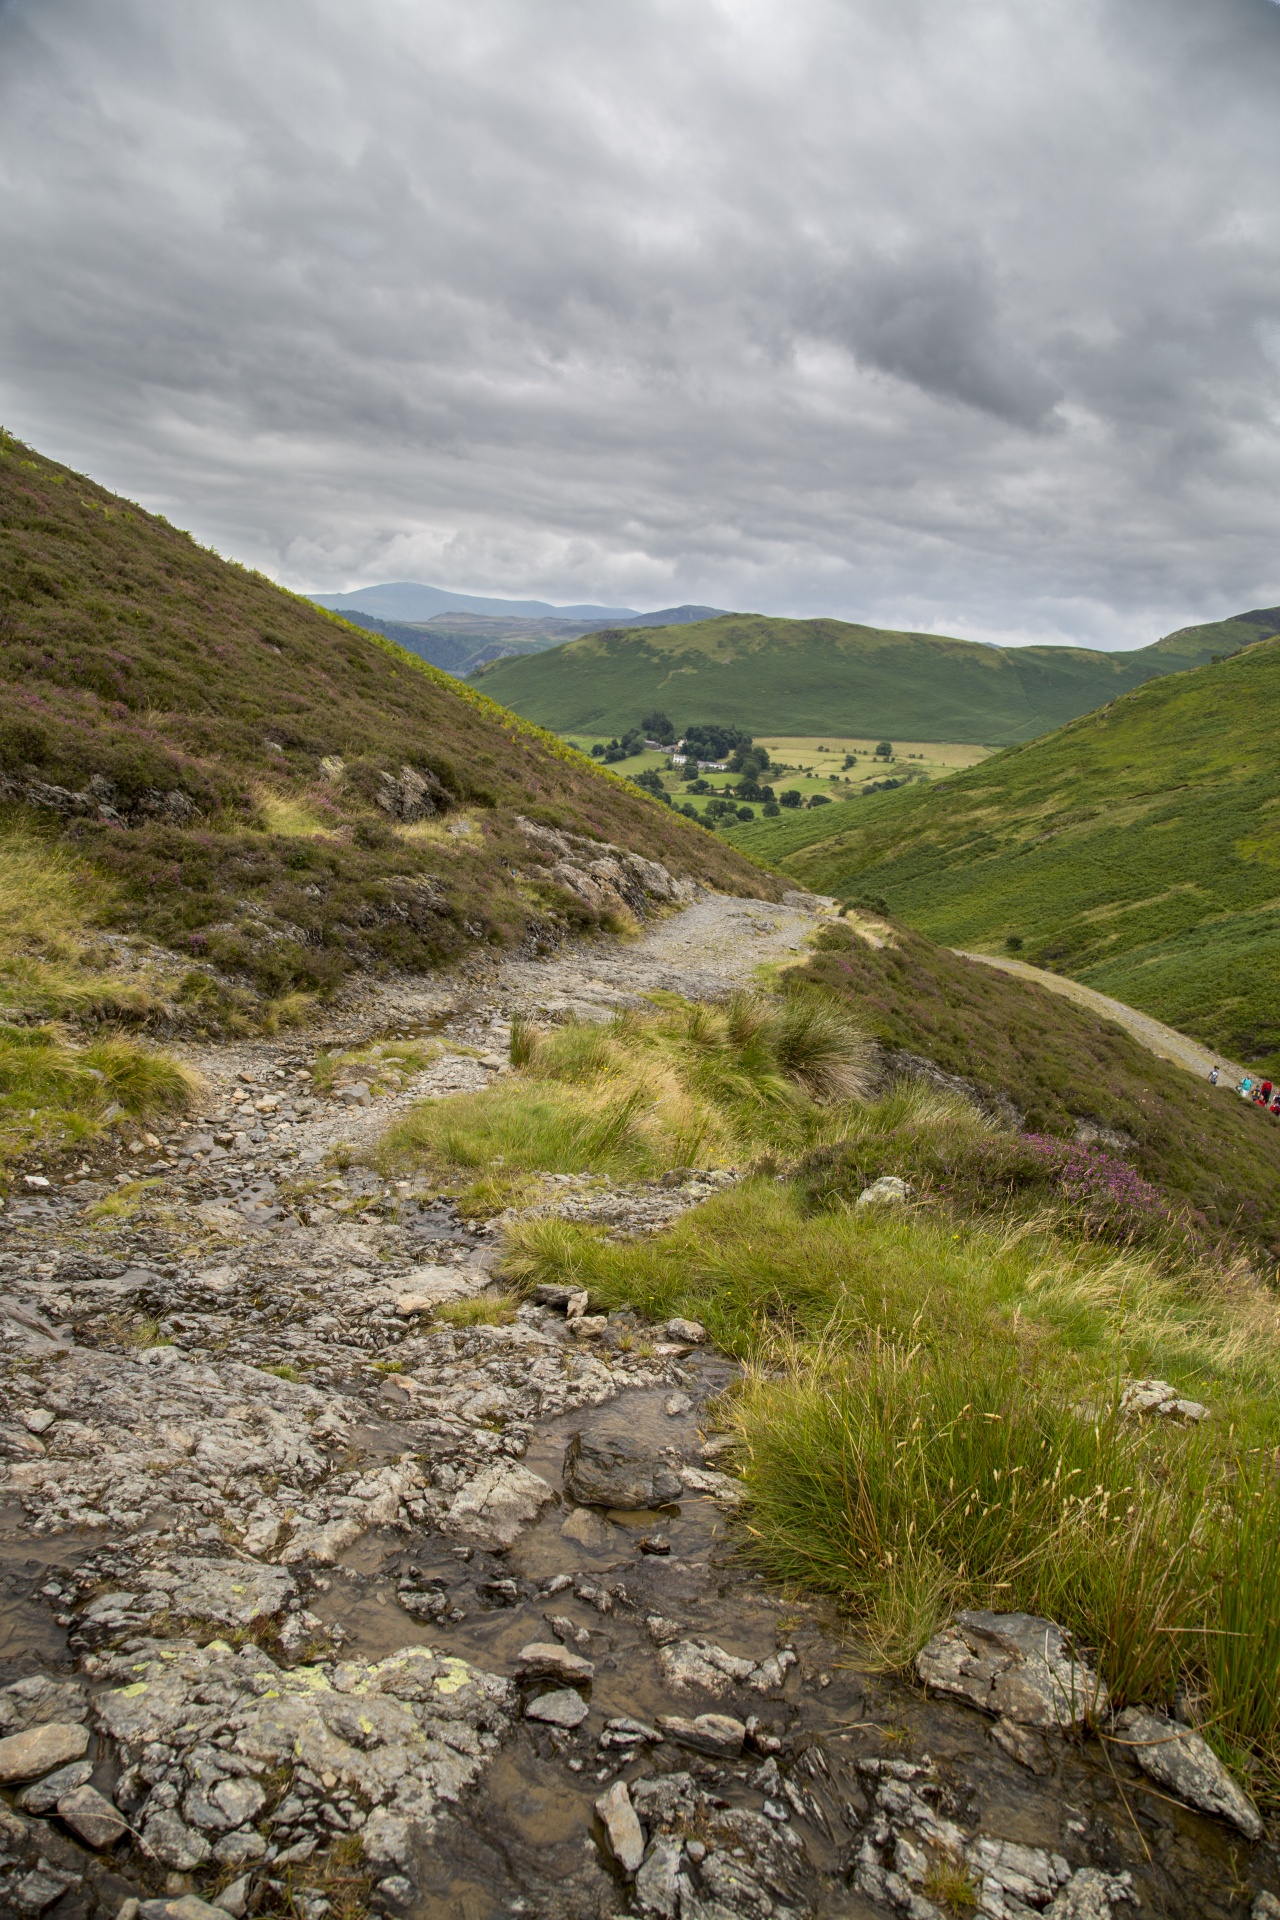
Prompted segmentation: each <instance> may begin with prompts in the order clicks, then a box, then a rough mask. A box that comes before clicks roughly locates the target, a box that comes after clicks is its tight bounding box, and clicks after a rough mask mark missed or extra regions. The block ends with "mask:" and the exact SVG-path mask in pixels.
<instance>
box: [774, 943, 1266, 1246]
mask: <svg viewBox="0 0 1280 1920" xmlns="http://www.w3.org/2000/svg"><path fill="white" fill-rule="evenodd" d="M855 917H856V916H855ZM862 923H863V924H865V926H866V928H867V930H868V931H870V932H872V933H873V934H875V937H876V938H880V939H883V940H884V941H885V944H884V945H882V946H878V947H877V946H872V945H871V944H869V942H868V941H867V940H866V939H864V938H861V937H859V935H858V934H857V933H856V932H855V931H854V929H853V925H852V924H851V923H850V922H847V921H837V922H834V923H833V924H831V925H830V926H829V927H827V928H826V929H825V930H824V931H822V932H820V933H819V934H818V936H817V940H816V942H815V951H814V952H813V953H812V956H811V958H810V959H809V960H808V961H807V963H806V965H805V967H804V973H805V976H806V977H807V978H808V979H810V980H812V981H814V982H816V983H819V984H821V985H823V986H825V987H826V988H827V990H828V991H829V992H831V993H833V994H835V995H836V996H837V997H838V998H839V999H840V1000H841V1001H842V1002H843V1003H844V1004H845V1005H846V1006H848V1008H849V1010H850V1012H851V1013H852V1014H853V1015H854V1017H855V1018H856V1019H857V1020H858V1021H859V1022H860V1023H861V1024H862V1025H863V1026H864V1027H865V1029H866V1030H867V1032H868V1033H869V1034H871V1036H872V1037H873V1038H874V1039H876V1040H878V1041H879V1042H880V1043H881V1045H882V1046H884V1047H885V1048H887V1049H889V1050H890V1053H891V1055H892V1054H893V1053H895V1052H899V1051H901V1052H905V1053H910V1054H914V1055H917V1056H923V1057H924V1058H926V1059H928V1060H931V1061H933V1062H934V1063H935V1064H936V1065H937V1066H939V1067H940V1068H941V1069H942V1070H943V1071H944V1072H946V1073H948V1074H953V1075H956V1076H958V1077H959V1078H960V1079H962V1080H965V1081H968V1082H970V1083H971V1084H973V1085H975V1086H977V1087H978V1088H980V1089H982V1090H983V1092H984V1093H985V1094H987V1095H998V1096H1003V1097H1004V1098H1006V1099H1007V1100H1009V1101H1010V1102H1011V1103H1012V1105H1013V1106H1014V1107H1015V1108H1016V1109H1017V1110H1018V1112H1019V1113H1021V1114H1022V1115H1023V1117H1024V1121H1025V1125H1026V1126H1027V1127H1028V1128H1029V1129H1030V1130H1031V1131H1033V1132H1039V1133H1047V1134H1052V1135H1056V1136H1058V1137H1060V1138H1061V1137H1065V1138H1070V1136H1071V1135H1072V1133H1073V1132H1074V1131H1075V1129H1076V1127H1077V1126H1078V1125H1079V1124H1080V1123H1082V1122H1084V1123H1088V1124H1093V1125H1101V1126H1104V1127H1106V1128H1109V1129H1111V1130H1113V1131H1117V1132H1120V1133H1123V1134H1126V1135H1128V1136H1129V1138H1130V1139H1131V1140H1132V1141H1133V1142H1134V1145H1133V1148H1132V1150H1131V1151H1130V1152H1129V1154H1128V1158H1129V1159H1130V1160H1131V1162H1132V1164H1133V1166H1134V1167H1135V1169H1136V1170H1137V1172H1138V1173H1139V1174H1141V1175H1142V1176H1143V1178H1144V1179H1147V1180H1149V1181H1151V1182H1152V1183H1153V1184H1154V1185H1155V1186H1157V1187H1159V1188H1160V1189H1161V1191H1162V1192H1165V1193H1168V1194H1171V1195H1172V1196H1174V1197H1175V1198H1176V1199H1177V1200H1178V1201H1179V1202H1181V1203H1185V1204H1186V1205H1188V1206H1190V1207H1191V1208H1192V1209H1193V1210H1194V1212H1195V1213H1197V1214H1198V1215H1199V1216H1200V1217H1201V1218H1202V1220H1203V1222H1204V1227H1205V1231H1206V1232H1207V1233H1209V1234H1210V1235H1211V1236H1213V1235H1219V1236H1226V1237H1227V1238H1228V1239H1230V1240H1232V1241H1233V1242H1237V1243H1242V1244H1245V1245H1247V1246H1249V1247H1250V1248H1252V1249H1255V1250H1256V1251H1257V1252H1258V1253H1259V1255H1260V1256H1261V1257H1263V1258H1266V1259H1269V1260H1271V1261H1273V1262H1274V1261H1278V1260H1280V1130H1277V1129H1276V1128H1275V1127H1273V1126H1272V1124H1271V1123H1270V1121H1269V1120H1267V1119H1266V1118H1265V1117H1264V1116H1263V1115H1261V1114H1259V1113H1258V1112H1256V1111H1255V1109H1253V1108H1252V1107H1246V1106H1244V1105H1243V1104H1242V1103H1241V1101H1240V1100H1238V1099H1237V1098H1236V1096H1235V1095H1234V1094H1233V1093H1232V1092H1231V1090H1230V1089H1229V1088H1228V1087H1227V1086H1225V1085H1223V1086H1220V1087H1210V1086H1209V1085H1207V1083H1205V1082H1203V1081H1200V1080H1198V1079H1196V1078H1195V1077H1194V1076H1192V1075H1191V1074H1189V1073H1187V1072H1185V1071H1184V1070H1183V1069H1182V1068H1180V1067H1175V1066H1172V1065H1171V1064H1169V1063H1168V1062H1167V1061H1164V1060H1159V1059H1157V1058H1156V1057H1155V1056H1154V1055H1153V1054H1151V1053H1149V1052H1148V1051H1147V1050H1146V1048H1145V1047H1142V1046H1140V1045H1139V1043H1138V1042H1137V1041H1136V1040H1134V1039H1133V1038H1132V1037H1131V1036H1130V1035H1129V1034H1127V1033H1125V1032H1124V1031H1123V1029H1121V1028H1120V1027H1116V1026H1113V1025H1112V1024H1111V1022H1110V1021H1107V1020H1103V1019H1100V1018H1099V1017H1098V1016H1097V1015H1096V1014H1093V1013H1090V1012H1087V1011H1086V1010H1085V1009H1084V1008H1082V1007H1077V1006H1075V1005H1073V1004H1072V1003H1071V1002H1070V1001H1067V1000H1064V999H1063V998H1062V997H1061V996H1060V995H1056V994H1051V993H1048V992H1046V991H1045V990H1044V989H1043V988H1040V987H1037V986H1034V985H1032V984H1031V983H1029V982H1026V981H1022V980H1015V979H1013V978H1011V977H1010V976H1009V975H1007V974H1001V973H998V972H997V971H996V970H995V969H994V968H991V967H985V966H982V965H980V964H978V963H976V962H974V961H967V960H961V959H960V958H959V957H958V956H957V955H955V954H953V953H951V952H950V951H949V950H948V949H947V948H945V947H939V946H935V945H934V944H933V942H932V941H930V940H928V939H926V938H925V936H924V935H922V934H919V933H915V932H913V931H912V930H911V929H910V928H908V927H905V926H903V925H902V924H901V923H900V922H897V921H891V922H886V921H873V920H870V919H867V918H866V917H865V916H863V919H862ZM877 926H878V927H879V929H880V931H879V933H878V934H876V933H875V929H876V927H877Z"/></svg>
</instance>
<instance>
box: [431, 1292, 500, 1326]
mask: <svg viewBox="0 0 1280 1920" xmlns="http://www.w3.org/2000/svg"><path fill="white" fill-rule="evenodd" d="M433 1317H434V1318H435V1319H436V1320H439V1321H441V1322H442V1323H443V1325H445V1326H446V1327H509V1326H510V1325H511V1323H512V1321H513V1320H514V1319H515V1317H516V1303H515V1301H514V1300H508V1299H506V1298H504V1297H501V1296H499V1295H496V1294H485V1293H480V1294H477V1295H476V1296H475V1298H474V1299H471V1300H446V1301H445V1302H444V1303H443V1305H442V1306H439V1307H437V1308H436V1310H435V1313H434V1316H433Z"/></svg>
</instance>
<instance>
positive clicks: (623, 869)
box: [516, 816, 705, 919]
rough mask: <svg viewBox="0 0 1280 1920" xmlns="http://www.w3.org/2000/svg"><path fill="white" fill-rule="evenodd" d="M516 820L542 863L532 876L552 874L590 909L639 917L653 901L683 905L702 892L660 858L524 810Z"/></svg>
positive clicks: (545, 877)
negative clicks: (530, 816)
mask: <svg viewBox="0 0 1280 1920" xmlns="http://www.w3.org/2000/svg"><path fill="white" fill-rule="evenodd" d="M516 824H517V826H518V827H519V828H520V830H521V832H522V833H523V834H524V836H525V838H526V839H527V840H528V841H529V843H530V845H531V847H533V848H534V849H536V851H537V852H538V853H539V854H541V855H542V857H543V860H544V861H545V863H546V864H545V865H544V866H543V867H541V868H540V869H539V871H538V875H537V877H538V878H539V879H543V880H554V881H555V883H556V885H557V886H560V887H563V888H564V890H565V892H566V893H570V894H572V895H573V897H574V899H575V900H577V901H579V902H580V903H581V905H582V906H584V907H589V908H590V909H591V911H592V912H593V913H628V914H637V915H638V916H639V917H640V918H641V919H643V918H644V917H645V916H646V915H647V914H649V913H652V911H653V910H654V908H655V907H676V906H688V905H690V904H691V903H692V902H693V901H694V900H701V899H702V898H704V896H705V889H704V888H702V887H700V886H698V885H697V883H696V882H695V881H692V880H677V879H676V877H675V875H674V874H672V873H669V872H668V871H667V869H666V867H664V866H663V865H662V864H661V862H660V861H657V860H646V859H645V858H644V856H643V855H642V854H639V853H628V852H627V851H626V849H625V848H623V847H615V846H613V845H611V844H610V842H609V841H607V840H587V839H584V838H583V837H582V835H580V834H576V833H561V832H560V831H559V830H558V829H556V828H554V827H543V826H539V825H537V823H536V822H535V821H532V820H526V819H525V818H524V817H523V816H518V817H517V821H516Z"/></svg>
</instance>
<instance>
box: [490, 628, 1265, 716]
mask: <svg viewBox="0 0 1280 1920" xmlns="http://www.w3.org/2000/svg"><path fill="white" fill-rule="evenodd" d="M1268 617H1269V616H1268ZM1251 618H1252V616H1244V617H1243V621H1236V622H1224V623H1222V626H1221V628H1219V627H1200V628H1188V629H1186V630H1185V631H1184V632H1183V633H1181V634H1172V635H1170V636H1169V637H1168V638H1167V639H1166V640H1162V641H1158V642H1157V643H1156V644H1155V645H1154V646H1152V647H1144V648H1142V649H1141V650H1140V651H1138V652H1135V653H1094V652H1090V651H1089V650H1088V649H1086V648H1083V647H987V646H980V645H978V644H976V643H975V642H973V641H969V640H952V639H948V638H947V637H945V636H943V635H938V634H925V633H894V632H889V631H884V630H882V629H880V628H876V627H862V626H854V625H850V624H849V623H848V622H846V621H842V620H778V619H773V618H770V617H767V616H765V615H763V614H739V613H733V614H724V615H722V616H721V617H720V618H719V619H716V620H704V621H702V622H700V623H698V624H696V625H693V626H684V627H674V628H663V629H659V630H657V631H652V630H651V631H648V632H639V631H634V630H625V631H624V630H621V629H613V630H608V631H605V632H601V633H594V634H589V635H587V636H586V637H585V638H583V639H580V640H573V641H570V642H568V643H567V644H566V645H564V646H560V647H555V648H553V649H551V650H550V651H549V652H546V653H540V654H537V655H531V656H526V657H524V658H521V659H514V660H499V661H497V662H495V664H494V665H492V666H491V667H487V668H485V669H483V670H482V675H481V684H482V685H483V687H484V689H485V691H486V692H487V693H489V694H491V695H492V696H493V698H494V699H495V700H501V701H502V702H503V703H504V705H506V706H509V707H512V708H514V709H515V710H516V712H518V713H522V714H524V715H525V716H526V717H527V718H529V719H531V720H536V721H537V722H538V723H539V724H540V725H542V726H545V727H550V728H552V729H553V730H554V731H555V732H557V733H585V734H608V733H611V732H612V733H623V732H625V731H626V729H627V728H628V727H632V726H635V725H636V723H637V722H638V721H639V719H640V717H641V716H642V715H643V714H644V713H646V712H648V711H649V710H650V709H651V708H653V707H660V708H663V709H665V710H666V711H667V712H668V713H669V714H670V716H671V718H672V720H673V721H674V722H675V724H676V726H677V728H682V727H684V726H687V725H689V724H690V723H691V722H694V721H714V720H718V721H723V722H729V723H731V724H733V725H735V726H740V727H744V728H745V729H746V730H747V731H748V732H749V733H786V734H825V733H836V734H847V735H868V734H869V735H872V736H873V737H874V736H878V735H882V734H883V735H887V736H888V738H889V739H891V740H892V739H898V738H908V739H912V740H956V741H972V742H976V743H978V744H982V745H990V746H999V745H1005V744H1008V743H1011V742H1014V741H1019V740H1029V739H1032V738H1034V737H1035V736H1036V735H1037V734H1041V733H1047V732H1048V731H1049V730H1050V729H1051V728H1053V727H1057V726H1061V725H1062V724H1063V722H1064V721H1067V720H1071V719H1074V718H1075V716H1076V715H1077V714H1080V713H1086V712H1088V711H1089V710H1091V709H1092V708H1094V707H1098V706H1101V705H1103V703H1104V702H1106V701H1108V700H1114V699H1115V698H1116V697H1117V695H1119V694H1122V693H1124V692H1126V691H1127V690H1128V689H1129V688H1131V687H1134V686H1137V685H1139V684H1140V683H1142V682H1143V681H1146V680H1148V679H1151V678H1153V677H1154V676H1156V675H1160V674H1165V673H1170V672H1176V671H1177V670H1179V669H1180V668H1182V667H1185V666H1188V665H1192V664H1198V663H1199V662H1200V661H1204V660H1209V659H1211V658H1212V657H1213V655H1214V654H1215V653H1219V652H1229V651H1231V650H1232V648H1233V647H1235V646H1239V645H1242V644H1244V643H1245V639H1246V638H1247V639H1248V640H1254V639H1256V638H1257V634H1258V629H1257V627H1256V626H1254V625H1249V624H1248V622H1249V620H1250V619H1251ZM1278 624H1280V617H1278ZM1227 629H1230V630H1231V631H1230V632H1228V631H1227ZM1236 629H1239V630H1240V631H1239V634H1237V632H1236ZM1269 630H1270V629H1269Z"/></svg>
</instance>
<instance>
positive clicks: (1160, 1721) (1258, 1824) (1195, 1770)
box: [1116, 1707, 1263, 1840]
mask: <svg viewBox="0 0 1280 1920" xmlns="http://www.w3.org/2000/svg"><path fill="white" fill-rule="evenodd" d="M1116 1733H1117V1734H1118V1735H1119V1737H1120V1739H1121V1740H1122V1741H1123V1742H1124V1746H1125V1751H1126V1752H1127V1753H1128V1755H1129V1757H1130V1759H1132V1760H1135V1761H1136V1762H1137V1764H1138V1765H1139V1766H1140V1767H1141V1768H1142V1771H1143V1772H1144V1773H1145V1774H1147V1775H1149V1776H1150V1778H1151V1779H1152V1780H1157V1781H1159V1783H1160V1785H1161V1786H1162V1787H1167V1788H1168V1789H1169V1791H1170V1792H1171V1793H1176V1794H1177V1796H1178V1798H1179V1799H1180V1800H1185V1801H1186V1803H1187V1805H1188V1806H1191V1807H1198V1808H1199V1809H1200V1811H1201V1812H1202V1813H1214V1814H1217V1815H1218V1816H1219V1818H1220V1819H1223V1820H1229V1821H1230V1822H1231V1824H1232V1825H1233V1826H1235V1827H1238V1828H1239V1829H1240V1831H1241V1833H1243V1834H1244V1835H1245V1836H1246V1838H1247V1839H1250V1840H1260V1839H1261V1838H1262V1833H1263V1827H1262V1820H1261V1818H1260V1816H1259V1814H1258V1810H1257V1808H1256V1807H1255V1806H1254V1804H1253V1802H1252V1800H1250V1798H1249V1796H1248V1794H1247V1793H1245V1792H1244V1790H1243V1788H1241V1787H1239V1786H1238V1785H1237V1784H1236V1782H1235V1781H1234V1780H1233V1779H1232V1777H1231V1775H1230V1774H1229V1773H1228V1772H1227V1769H1226V1768H1225V1767H1224V1766H1223V1764H1222V1762H1221V1760H1219V1758H1218V1756H1217V1754H1216V1753H1215V1752H1214V1751H1213V1749H1212V1747H1211V1746H1210V1745H1209V1743H1208V1741H1207V1740H1205V1739H1204V1737H1203V1736H1202V1735H1201V1734H1198V1733H1197V1732H1196V1731H1195V1729H1194V1728H1193V1727H1185V1726H1183V1725H1182V1724H1181V1723H1180V1722H1179V1721H1177V1720H1170V1719H1167V1718H1166V1716H1165V1715H1164V1714H1162V1713H1148V1712H1147V1711H1146V1709H1145V1708H1143V1707H1126V1708H1125V1711H1124V1712H1123V1713H1122V1714H1120V1715H1119V1717H1118V1718H1117V1720H1116Z"/></svg>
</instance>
